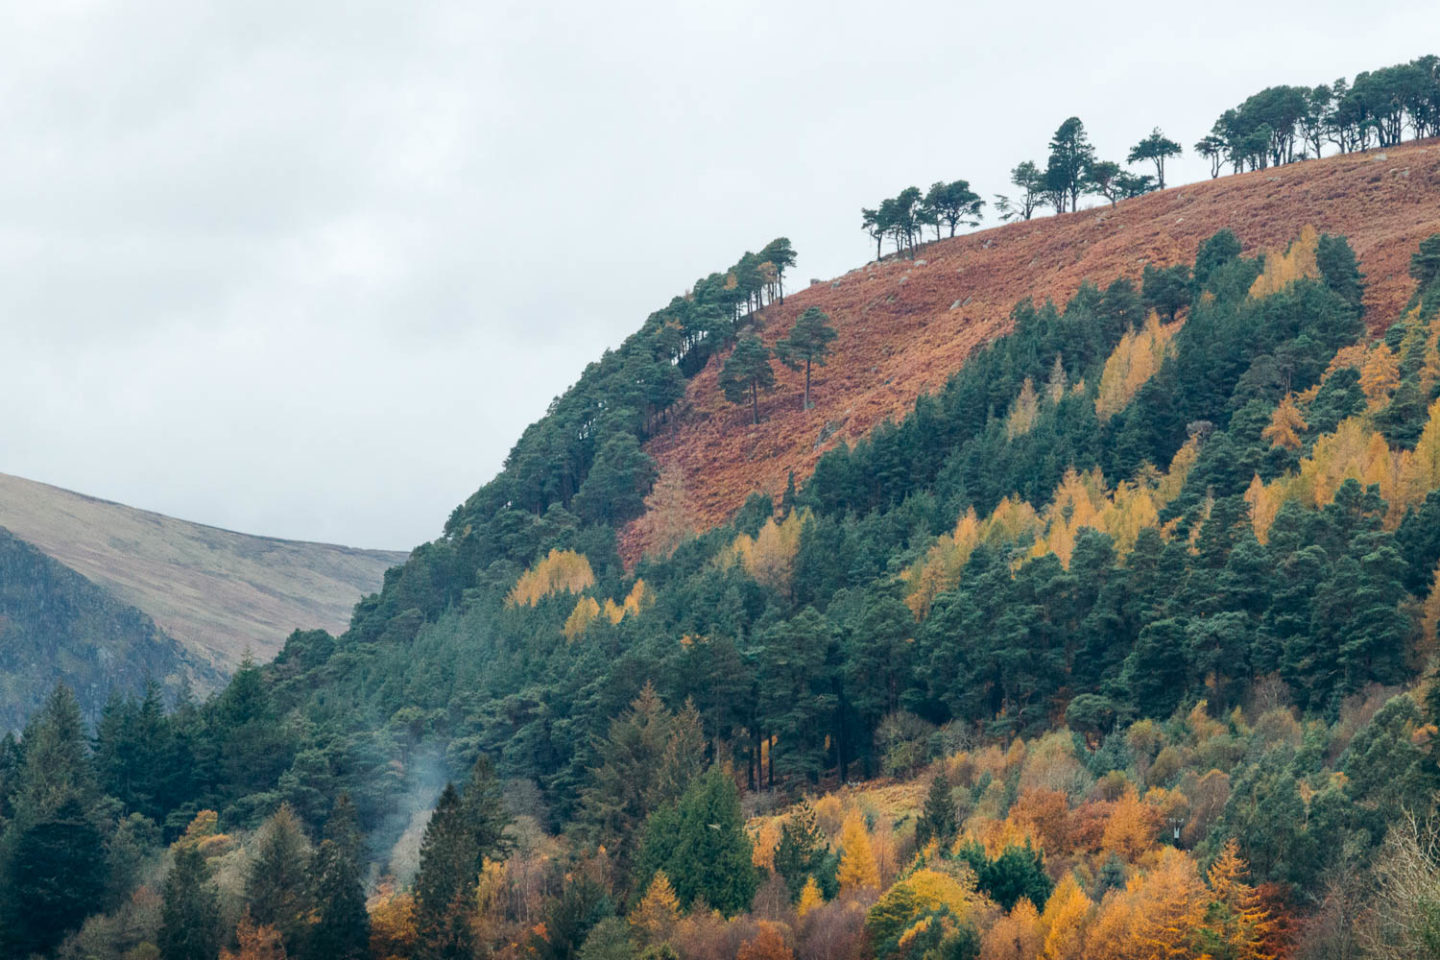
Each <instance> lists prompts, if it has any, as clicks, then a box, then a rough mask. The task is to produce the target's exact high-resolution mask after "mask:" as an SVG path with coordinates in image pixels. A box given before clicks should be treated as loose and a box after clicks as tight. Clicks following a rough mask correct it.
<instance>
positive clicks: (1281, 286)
mask: <svg viewBox="0 0 1440 960" xmlns="http://www.w3.org/2000/svg"><path fill="white" fill-rule="evenodd" d="M1319 247H1320V235H1319V234H1318V233H1317V232H1316V231H1315V228H1314V227H1312V226H1310V225H1309V224H1307V225H1306V226H1304V227H1302V228H1301V230H1300V236H1299V237H1298V238H1297V239H1296V240H1294V241H1293V242H1292V243H1291V244H1290V247H1289V249H1287V250H1286V251H1285V252H1284V253H1267V254H1266V255H1265V270H1264V272H1263V273H1261V274H1260V276H1258V277H1256V278H1255V282H1254V283H1252V284H1251V285H1250V296H1251V297H1253V298H1255V299H1257V300H1258V299H1259V298H1261V297H1268V296H1270V295H1271V294H1274V293H1280V292H1282V291H1284V290H1285V289H1287V288H1288V287H1289V286H1290V285H1291V284H1293V283H1295V282H1296V281H1298V280H1305V279H1315V278H1318V277H1319V276H1320V268H1319V266H1318V265H1317V264H1316V262H1315V253H1316V251H1317V250H1318V249H1319Z"/></svg>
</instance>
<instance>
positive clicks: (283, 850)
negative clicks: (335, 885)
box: [245, 805, 310, 954]
mask: <svg viewBox="0 0 1440 960" xmlns="http://www.w3.org/2000/svg"><path fill="white" fill-rule="evenodd" d="M257 839H258V849H257V850H256V854H255V859H254V861H253V862H252V863H251V865H250V875H249V877H248V878H247V880H246V882H245V899H246V901H247V902H248V903H249V906H250V915H251V916H252V917H253V918H254V920H255V922H256V923H257V924H258V925H260V926H271V927H274V928H275V929H276V930H279V931H280V935H281V936H282V937H283V938H284V940H285V948H286V950H287V952H289V953H291V954H294V953H295V952H296V951H297V950H298V948H299V945H300V943H301V941H302V939H303V937H304V934H305V930H306V925H307V923H308V918H309V914H310V884H309V881H308V877H309V875H310V842H309V841H308V840H307V839H306V838H305V833H304V830H303V829H302V828H301V826H300V821H299V820H298V819H296V817H295V813H294V811H292V810H291V809H290V807H289V806H288V805H287V806H281V807H280V809H279V810H277V811H276V812H275V814H274V815H273V816H271V817H270V818H269V819H268V820H266V821H265V824H264V825H263V826H262V827H261V828H260V831H259V833H258V835H257Z"/></svg>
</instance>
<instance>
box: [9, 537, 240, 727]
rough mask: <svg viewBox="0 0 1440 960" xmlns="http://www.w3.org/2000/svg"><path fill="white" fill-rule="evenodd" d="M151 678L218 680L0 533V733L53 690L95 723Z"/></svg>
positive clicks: (144, 623) (173, 685)
mask: <svg viewBox="0 0 1440 960" xmlns="http://www.w3.org/2000/svg"><path fill="white" fill-rule="evenodd" d="M152 679H153V680H154V681H155V682H156V683H157V684H162V685H164V686H165V687H168V688H170V690H171V691H172V692H173V691H175V690H178V689H179V688H180V687H181V686H182V685H183V684H186V683H194V682H196V680H197V679H198V680H199V681H200V682H202V683H215V682H216V681H217V678H216V677H215V676H214V674H213V672H212V671H210V670H209V668H208V667H206V666H204V665H202V664H201V663H199V662H197V661H196V660H195V659H194V658H192V657H191V656H190V655H189V654H187V653H186V652H185V650H184V648H183V647H181V646H180V644H178V643H176V642H175V640H174V639H172V638H170V637H168V636H166V635H165V634H164V633H163V632H161V631H160V630H159V629H158V628H157V627H156V626H155V623H154V622H153V621H152V620H151V619H150V618H149V617H147V616H146V615H145V614H143V613H141V612H140V611H139V610H136V609H135V608H134V607H131V606H127V605H126V604H124V603H121V602H120V601H119V600H117V599H116V598H115V597H114V596H112V595H110V594H109V593H107V592H106V591H105V590H103V589H102V588H100V587H98V586H96V585H95V584H93V583H91V582H90V581H89V580H86V579H85V578H84V577H82V576H80V575H79V574H78V573H76V572H75V571H73V570H71V569H69V568H67V567H65V566H63V565H62V564H60V563H58V562H56V561H55V560H52V559H50V558H49V557H47V556H46V555H45V554H43V553H41V552H40V551H39V550H37V549H35V548H34V547H32V546H31V545H29V544H28V543H25V542H24V541H23V540H20V539H18V538H16V537H15V536H14V535H13V534H12V533H10V531H8V530H6V529H4V528H3V527H0V729H3V730H6V731H18V730H19V729H20V728H21V727H22V726H23V725H24V723H25V721H26V719H27V718H28V717H29V716H30V715H31V713H33V712H34V711H35V710H36V709H38V708H39V706H40V705H41V704H42V703H43V702H44V701H45V697H46V696H47V695H48V694H49V691H51V690H53V689H54V687H55V685H56V684H58V683H65V684H68V685H69V686H70V688H71V689H72V690H73V691H74V692H75V696H76V698H77V699H78V701H79V704H80V708H81V711H82V712H83V713H84V715H85V716H86V717H88V718H89V719H91V720H94V719H97V718H98V717H99V715H100V710H101V708H102V707H103V706H104V705H105V703H106V701H107V700H108V699H109V698H110V695H111V694H112V693H128V694H134V693H136V692H138V691H139V690H141V689H142V688H143V687H144V685H145V683H146V681H147V680H152Z"/></svg>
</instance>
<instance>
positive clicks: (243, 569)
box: [0, 474, 405, 676]
mask: <svg viewBox="0 0 1440 960" xmlns="http://www.w3.org/2000/svg"><path fill="white" fill-rule="evenodd" d="M0 527H5V528H7V529H9V530H10V531H11V532H12V533H14V534H15V535H16V536H17V537H19V538H21V539H22V540H25V541H27V542H29V543H31V544H33V545H34V546H36V547H38V548H39V549H40V550H42V551H44V552H45V553H46V554H48V555H50V556H51V557H54V558H55V559H56V560H59V561H60V562H61V563H63V564H65V565H66V566H68V567H70V568H71V569H73V570H75V571H77V572H78V573H80V574H82V575H83V576H85V577H87V578H89V579H91V580H93V581H95V582H96V583H98V584H101V585H102V586H105V587H107V588H109V589H110V590H111V591H112V592H113V593H114V594H115V595H116V596H117V597H119V598H120V599H121V600H123V601H125V602H126V603H129V604H131V605H132V606H135V607H137V608H139V609H140V610H143V611H144V612H145V613H147V614H149V615H150V617H151V618H152V619H153V620H154V621H155V622H156V623H157V624H158V625H159V626H160V627H161V629H163V630H164V631H165V632H167V633H168V634H170V636H172V637H174V638H175V639H176V640H178V641H180V643H182V644H183V645H184V646H185V647H186V649H187V650H189V651H190V652H191V654H192V655H194V656H195V657H196V658H197V659H198V660H200V661H202V662H205V663H208V664H211V665H212V666H214V667H215V668H216V669H217V670H218V671H219V673H220V674H222V675H227V676H228V675H229V674H230V673H231V672H232V671H233V670H234V668H235V666H236V665H237V664H238V663H239V662H240V660H241V658H242V657H243V656H244V655H245V653H246V651H247V650H248V651H249V652H250V653H251V654H253V655H254V657H255V658H256V659H258V660H268V659H270V658H271V657H273V656H274V655H275V654H276V652H278V651H279V649H280V647H281V645H282V644H283V643H284V640H285V637H286V636H288V635H289V634H290V632H291V631H292V630H294V629H296V628H301V629H313V628H317V627H323V628H325V629H327V630H330V631H332V632H339V631H342V630H344V629H345V627H346V626H347V625H348V624H349V622H350V612H351V610H352V608H353V607H354V606H355V602H356V601H357V600H359V599H360V597H361V596H362V595H363V594H366V593H370V592H373V591H375V590H378V589H379V588H380V583H381V579H382V578H383V576H384V573H385V571H386V570H387V569H389V568H390V567H392V566H394V565H396V564H398V563H400V562H402V561H403V560H404V559H405V554H403V553H396V552H393V551H386V550H357V549H353V548H351V547H340V546H333V545H331V544H324V543H305V542H301V541H293V540H277V539H273V538H269V537H255V536H249V535H247V534H243V533H233V532H231V531H229V530H221V529H218V528H216V527H207V526H204V525H201V524H197V523H189V522H187V521H184V520H176V519H174V518H173V517H166V516H162V515H161V514H158V513H150V512H147V511H144V510H136V509H133V508H131V507H126V506H122V505H120V504H117V503H110V502H109V501H106V500H97V499H95V498H93V497H87V496H84V495H82V494H78V493H72V492H70V491H68V490H62V489H60V488H58V487H52V486H49V485H47V484H43V483H36V482H34V481H31V480H24V479H21V478H20V477H12V476H8V475H6V474H0Z"/></svg>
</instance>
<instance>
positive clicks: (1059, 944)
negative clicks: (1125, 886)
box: [1040, 873, 1095, 960]
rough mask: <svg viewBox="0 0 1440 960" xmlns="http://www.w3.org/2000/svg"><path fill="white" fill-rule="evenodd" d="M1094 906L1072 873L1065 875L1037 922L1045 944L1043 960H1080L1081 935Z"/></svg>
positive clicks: (1083, 945)
mask: <svg viewBox="0 0 1440 960" xmlns="http://www.w3.org/2000/svg"><path fill="white" fill-rule="evenodd" d="M1094 911H1095V904H1093V903H1092V902H1091V901H1090V898H1089V897H1087V896H1086V895H1085V891H1084V890H1082V889H1080V884H1079V883H1077V882H1076V880H1075V875H1074V874H1073V873H1067V874H1065V876H1064V878H1063V879H1062V880H1061V881H1060V883H1059V885H1058V886H1056V887H1055V890H1054V892H1052V893H1051V894H1050V899H1049V900H1047V901H1046V902H1045V912H1044V913H1043V914H1042V915H1041V917H1040V921H1041V924H1042V926H1043V927H1044V929H1045V943H1044V945H1043V947H1042V949H1041V951H1040V956H1041V957H1043V958H1044V960H1084V957H1085V932H1086V930H1087V928H1088V927H1089V925H1090V917H1091V915H1092V914H1093V913H1094Z"/></svg>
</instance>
